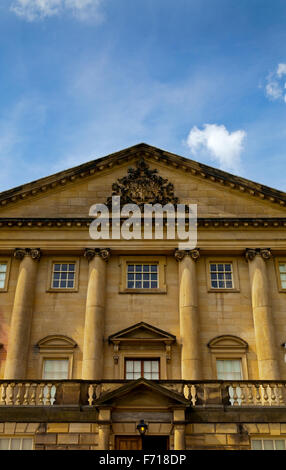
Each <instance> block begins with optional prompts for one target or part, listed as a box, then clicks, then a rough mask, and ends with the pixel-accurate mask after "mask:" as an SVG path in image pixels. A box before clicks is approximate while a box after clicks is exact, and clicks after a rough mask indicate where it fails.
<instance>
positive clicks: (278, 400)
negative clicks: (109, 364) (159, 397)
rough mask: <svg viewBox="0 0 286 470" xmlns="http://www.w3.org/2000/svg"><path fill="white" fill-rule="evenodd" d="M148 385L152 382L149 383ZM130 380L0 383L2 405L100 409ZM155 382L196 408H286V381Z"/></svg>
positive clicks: (16, 381) (6, 381)
mask: <svg viewBox="0 0 286 470" xmlns="http://www.w3.org/2000/svg"><path fill="white" fill-rule="evenodd" d="M146 382H148V381H146ZM128 383H130V381H127V380H122V381H121V380H107V381H93V382H90V381H87V380H63V381H59V380H58V381H51V380H41V381H39V380H38V381H37V380H35V381H28V380H26V381H25V380H14V381H12V380H0V406H6V407H7V406H10V407H11V406H12V407H14V406H29V407H33V406H35V407H40V406H44V407H51V406H53V407H57V406H65V405H74V406H86V407H93V406H96V403H97V400H98V399H99V398H100V399H101V398H103V397H104V396H105V395H106V394H110V393H112V392H114V391H116V390H117V389H119V388H120V387H122V386H123V385H126V384H128ZM154 383H156V384H158V385H160V386H162V387H164V388H166V389H167V390H168V391H171V392H175V393H176V394H179V395H181V396H184V398H185V399H187V400H188V401H189V404H190V406H192V407H206V406H209V407H225V406H229V407H233V408H236V407H286V381H272V380H271V381H270V380H268V381H212V380H209V381H167V380H161V381H160V380H159V381H154Z"/></svg>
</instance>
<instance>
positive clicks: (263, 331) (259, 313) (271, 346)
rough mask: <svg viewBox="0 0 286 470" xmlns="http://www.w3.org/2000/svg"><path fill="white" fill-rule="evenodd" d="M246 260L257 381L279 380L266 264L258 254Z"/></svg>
mask: <svg viewBox="0 0 286 470" xmlns="http://www.w3.org/2000/svg"><path fill="white" fill-rule="evenodd" d="M264 251H267V250H264ZM269 256H270V255H269ZM248 259H249V276H250V283H251V299H252V312H253V322H254V331H255V342H256V353H257V360H258V370H259V379H260V380H279V379H280V374H279V367H278V361H277V351H276V347H275V332H274V324H273V317H272V312H271V301H270V296H269V292H268V289H269V288H268V279H267V269H266V263H265V260H264V258H263V257H262V256H261V254H259V253H256V254H255V255H254V254H253V256H251V257H249V258H248Z"/></svg>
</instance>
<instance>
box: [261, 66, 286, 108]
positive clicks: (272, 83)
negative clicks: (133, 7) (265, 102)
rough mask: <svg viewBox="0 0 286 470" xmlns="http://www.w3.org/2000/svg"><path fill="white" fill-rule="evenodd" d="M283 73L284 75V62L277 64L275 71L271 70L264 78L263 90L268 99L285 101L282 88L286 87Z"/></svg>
mask: <svg viewBox="0 0 286 470" xmlns="http://www.w3.org/2000/svg"><path fill="white" fill-rule="evenodd" d="M283 75H286V64H283V63H281V64H278V66H277V70H276V72H272V73H270V74H269V75H268V77H267V78H266V82H267V83H266V86H265V92H266V96H267V97H268V98H269V99H270V100H280V99H282V100H284V101H285V103H286V94H284V91H283V89H285V88H286V83H285V82H284V79H283Z"/></svg>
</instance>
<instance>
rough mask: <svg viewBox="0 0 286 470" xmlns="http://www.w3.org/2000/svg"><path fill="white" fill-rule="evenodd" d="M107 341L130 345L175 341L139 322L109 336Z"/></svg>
mask: <svg viewBox="0 0 286 470" xmlns="http://www.w3.org/2000/svg"><path fill="white" fill-rule="evenodd" d="M109 341H110V342H111V343H114V344H119V343H132V342H133V341H134V342H138V341H140V342H144V341H146V342H163V343H166V344H170V343H173V342H175V341H176V337H175V336H174V335H171V334H170V333H167V332H166V331H163V330H160V329H159V328H156V327H155V326H152V325H149V324H148V323H144V322H140V323H137V324H136V325H132V326H130V327H129V328H125V329H124V330H121V331H118V332H117V333H114V334H113V335H111V336H109Z"/></svg>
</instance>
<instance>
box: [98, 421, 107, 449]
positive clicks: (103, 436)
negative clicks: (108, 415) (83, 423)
mask: <svg viewBox="0 0 286 470" xmlns="http://www.w3.org/2000/svg"><path fill="white" fill-rule="evenodd" d="M109 438H110V424H99V425H98V450H109Z"/></svg>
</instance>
